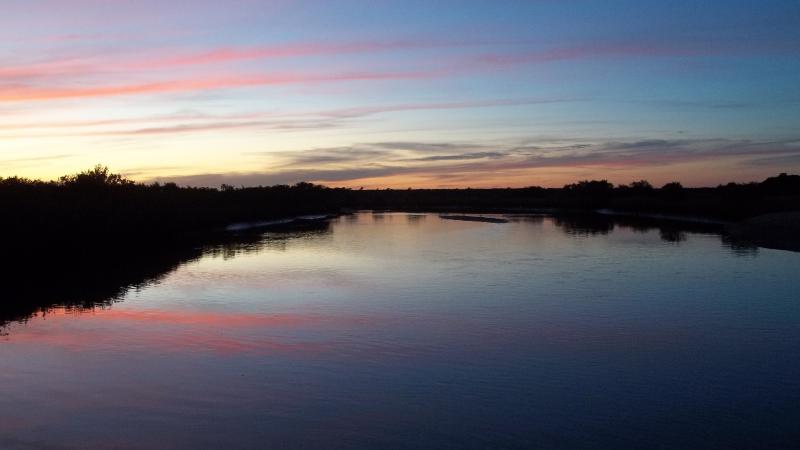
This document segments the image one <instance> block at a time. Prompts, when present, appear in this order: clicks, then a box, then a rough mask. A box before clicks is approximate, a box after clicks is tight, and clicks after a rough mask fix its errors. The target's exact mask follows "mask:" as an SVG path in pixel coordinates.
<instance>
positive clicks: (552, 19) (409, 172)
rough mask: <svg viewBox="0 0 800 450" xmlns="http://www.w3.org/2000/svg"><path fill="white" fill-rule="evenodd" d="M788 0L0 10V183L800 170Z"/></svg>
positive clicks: (454, 182)
mask: <svg viewBox="0 0 800 450" xmlns="http://www.w3.org/2000/svg"><path fill="white" fill-rule="evenodd" d="M798 24H800V2H798V1H797V0H786V1H778V0H764V1H756V0H752V1H743V0H728V1H701V0H675V1H661V0H659V1H656V0H624V1H615V0H610V1H607V0H528V1H512V0H508V1H497V0H495V1H489V0H485V1H469V0H460V1H435V0H425V1H409V0H406V1H384V0H359V1H352V0H321V1H289V0H261V1H257V0H227V1H211V0H191V1H190V0H183V1H177V0H176V1H168V0H158V1H156V0H2V2H0V176H3V177H7V176H12V175H20V176H26V177H32V178H43V179H53V178H56V177H58V176H60V175H63V174H65V173H72V172H76V171H80V170H84V169H87V168H89V167H91V166H94V165H95V164H98V163H100V164H103V165H107V166H109V168H111V169H112V170H113V171H114V172H119V173H122V174H125V175H127V176H129V177H131V178H133V179H135V180H137V181H143V182H152V181H156V180H158V181H176V182H178V183H179V184H181V185H209V186H218V185H220V184H221V183H228V184H233V185H237V186H238V185H261V184H263V185H267V184H276V183H294V182H297V181H301V180H305V181H312V182H318V183H322V184H326V185H330V186H351V187H360V186H364V187H381V188H384V187H392V188H405V187H410V186H413V187H468V186H470V187H505V186H529V185H542V186H561V185H563V184H564V183H567V182H572V181H575V180H578V179H584V178H605V179H608V180H610V181H612V182H614V183H628V182H630V181H633V180H635V179H641V178H646V179H649V180H650V181H651V182H653V183H654V184H657V185H660V184H663V183H665V182H668V181H672V180H678V181H681V182H683V183H684V184H685V185H689V186H698V185H715V184H718V183H720V182H727V181H731V180H734V181H753V180H761V179H763V178H766V177H767V176H771V175H775V174H777V173H779V172H795V173H798V172H800V26H798Z"/></svg>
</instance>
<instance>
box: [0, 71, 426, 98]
mask: <svg viewBox="0 0 800 450" xmlns="http://www.w3.org/2000/svg"><path fill="white" fill-rule="evenodd" d="M434 75H435V74H434V73H426V72H366V71H365V72H343V73H333V74H311V73H299V74H264V75H243V76H230V77H218V78H187V79H177V80H168V81H156V82H150V83H133V84H118V85H110V86H97V87H47V86H41V87H40V86H31V85H24V84H21V85H12V86H5V87H0V102H3V101H5V102H12V101H30V100H56V99H67V98H90V97H108V96H116V95H131V94H161V93H170V92H188V91H203V90H213V89H227V88H237V87H253V86H270V85H286V84H317V83H331V82H348V81H380V80H401V79H420V78H428V77H432V76H434Z"/></svg>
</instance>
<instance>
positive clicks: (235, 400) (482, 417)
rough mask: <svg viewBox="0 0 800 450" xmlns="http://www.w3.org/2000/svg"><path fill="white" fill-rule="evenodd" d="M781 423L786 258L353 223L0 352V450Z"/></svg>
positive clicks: (796, 319)
mask: <svg viewBox="0 0 800 450" xmlns="http://www.w3.org/2000/svg"><path fill="white" fill-rule="evenodd" d="M45 282H46V281H45ZM798 423H800V253H792V252H787V251H779V250H768V249H757V250H753V249H751V250H747V249H736V248H731V247H729V246H726V245H724V244H723V242H722V241H721V240H720V237H719V236H717V235H714V234H701V233H688V232H680V231H668V230H667V231H665V230H659V229H657V228H652V229H647V228H641V227H639V228H631V227H626V226H620V225H616V226H614V225H613V224H612V225H611V226H597V225H595V224H590V225H585V224H582V223H580V222H579V221H578V222H571V221H565V220H563V219H554V218H549V217H539V218H536V217H532V218H515V219H513V220H512V221H511V222H510V223H507V224H494V223H480V222H463V221H454V220H442V219H440V218H439V217H437V216H436V215H412V214H400V213H397V214H370V213H364V214H357V215H354V216H345V217H341V218H338V219H334V220H333V221H332V223H331V225H330V227H329V228H327V229H324V230H316V231H308V232H297V233H291V234H279V233H266V234H264V235H263V236H262V237H261V238H260V239H259V240H257V241H255V242H250V243H249V244H247V245H240V246H236V247H229V248H221V249H217V250H216V251H213V252H206V254H205V256H203V257H202V258H200V259H197V260H193V261H190V262H187V263H185V264H184V265H181V266H180V267H178V268H177V269H176V270H174V271H172V272H170V273H167V274H165V275H164V276H163V277H162V278H160V280H158V281H157V282H156V283H150V284H147V285H145V286H141V287H138V288H135V289H130V290H128V291H127V292H125V293H124V294H123V295H122V297H121V298H120V299H119V301H117V302H115V303H113V304H110V305H107V306H104V307H96V308H93V309H78V308H55V309H52V310H50V311H48V312H47V313H46V314H43V315H42V314H39V315H38V316H36V317H32V318H30V319H29V320H28V321H27V322H12V323H10V324H8V325H7V326H6V327H5V328H4V330H3V336H0V448H61V447H63V448H76V447H105V448H108V447H111V448H140V447H144V448H147V447H150V448H219V447H228V448H532V447H539V448H553V447H561V448H609V447H615V448H619V447H639V448H653V447H664V448H686V447H718V448H763V447H772V448H780V447H786V448H788V447H792V446H796V445H800V427H798Z"/></svg>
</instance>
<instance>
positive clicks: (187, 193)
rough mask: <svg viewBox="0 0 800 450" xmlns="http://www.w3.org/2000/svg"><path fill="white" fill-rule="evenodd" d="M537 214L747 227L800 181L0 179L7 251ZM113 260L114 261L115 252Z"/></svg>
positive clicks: (0, 224) (787, 203)
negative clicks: (409, 219)
mask: <svg viewBox="0 0 800 450" xmlns="http://www.w3.org/2000/svg"><path fill="white" fill-rule="evenodd" d="M358 209H371V210H403V211H429V212H444V213H447V212H463V213H469V212H487V213H489V212H499V213H513V212H530V211H554V210H555V211H562V212H569V211H587V210H591V211H594V210H599V209H606V210H611V211H615V212H625V213H636V214H662V215H664V214H668V215H682V216H695V217H703V218H710V219H719V220H740V219H745V218H748V217H753V216H758V215H762V214H767V213H783V212H787V211H796V210H800V176H798V175H787V174H780V175H778V176H775V177H771V178H768V179H766V180H764V181H762V182H758V183H756V182H754V183H744V184H742V183H728V184H725V185H720V186H717V187H711V188H685V187H683V186H682V185H681V184H680V183H679V182H672V183H667V184H666V185H664V186H662V187H660V188H656V187H654V186H652V185H651V184H650V183H649V182H648V181H646V180H640V181H635V182H633V183H630V184H628V185H620V186H614V185H613V184H611V183H609V182H608V181H606V180H583V181H579V182H576V183H573V184H568V185H566V186H564V187H563V188H542V187H535V186H534V187H527V188H516V189H511V188H508V189H469V188H467V189H407V190H405V189H403V190H397V189H377V190H361V189H359V190H355V189H346V188H328V187H324V186H320V185H316V184H311V183H306V182H301V183H297V184H295V185H292V186H289V185H276V186H259V187H238V188H237V187H233V186H228V185H223V186H221V187H219V188H208V187H179V186H177V185H176V184H174V183H164V184H160V183H153V184H143V183H136V182H134V181H132V180H129V179H126V178H124V177H123V176H120V175H118V174H114V173H112V172H111V171H109V169H108V168H106V167H103V166H96V167H94V168H92V169H90V170H87V171H84V172H81V173H78V174H74V175H66V176H63V177H61V178H60V179H59V180H57V181H40V180H30V179H25V178H19V177H11V178H0V241H2V243H3V244H4V247H5V248H6V249H7V251H15V250H19V251H30V250H31V249H34V248H39V249H41V248H44V249H48V250H49V251H51V252H53V253H57V252H58V251H61V252H70V251H71V252H73V253H74V252H80V253H84V252H91V251H92V249H113V248H114V247H115V246H117V245H118V244H119V243H125V244H127V245H133V244H135V243H137V242H139V243H146V244H157V245H161V243H164V242H168V243H170V244H177V243H180V242H183V241H186V242H193V241H196V240H197V239H198V238H202V237H203V236H206V235H207V234H209V233H213V232H219V231H221V230H224V228H225V227H226V226H227V225H229V224H231V223H236V222H248V221H264V220H271V219H279V218H286V217H292V216H298V215H304V214H330V213H339V212H343V211H348V210H358ZM107 257H108V258H110V259H113V258H114V256H113V251H109V254H108V255H107Z"/></svg>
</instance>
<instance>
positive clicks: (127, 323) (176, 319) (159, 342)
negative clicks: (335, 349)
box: [4, 308, 374, 355]
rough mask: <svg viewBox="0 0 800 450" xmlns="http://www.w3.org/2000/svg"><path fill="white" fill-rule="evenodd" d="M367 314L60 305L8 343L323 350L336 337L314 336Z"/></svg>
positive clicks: (363, 320) (15, 330) (358, 322)
mask: <svg viewBox="0 0 800 450" xmlns="http://www.w3.org/2000/svg"><path fill="white" fill-rule="evenodd" d="M373 321H374V319H373V318H370V317H365V316H356V315H352V316H348V315H326V314H321V313H316V312H297V313H279V314H264V313H243V312H236V313H228V312H212V311H173V310H158V309H149V310H133V309H94V310H91V311H76V310H69V309H64V308H58V309H55V310H52V311H48V312H47V313H46V314H43V315H41V316H39V317H37V318H34V319H33V320H32V321H30V322H28V323H27V324H16V325H12V327H11V328H10V329H9V333H8V335H7V336H6V337H5V338H4V340H5V341H6V343H7V344H16V345H23V346H39V347H42V346H44V347H49V348H58V349H61V350H65V351H75V352H77V351H104V350H111V351H146V352H153V353H173V352H179V353H181V352H182V353H195V352H213V353H219V354H231V355H232V354H240V353H257V354H271V353H278V352H285V353H292V354H295V355H301V354H319V353H321V352H325V351H329V350H331V348H332V345H333V343H332V342H331V341H329V340H327V339H323V338H320V337H314V336H313V335H314V334H315V333H316V334H318V333H319V332H324V333H323V334H324V335H325V336H329V337H330V335H331V334H334V335H335V334H336V332H337V330H343V329H349V328H352V327H359V326H365V325H369V324H371V323H372V322H373Z"/></svg>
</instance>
